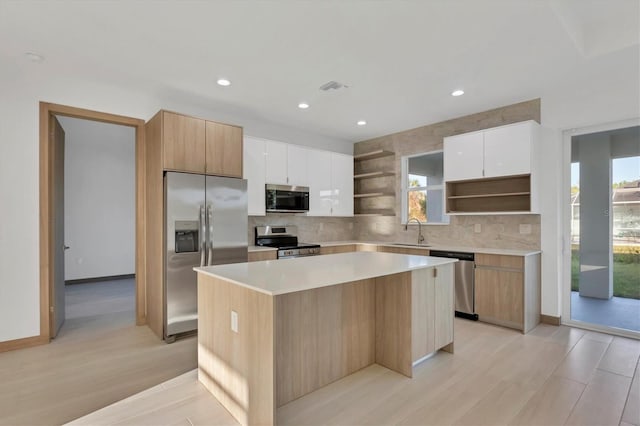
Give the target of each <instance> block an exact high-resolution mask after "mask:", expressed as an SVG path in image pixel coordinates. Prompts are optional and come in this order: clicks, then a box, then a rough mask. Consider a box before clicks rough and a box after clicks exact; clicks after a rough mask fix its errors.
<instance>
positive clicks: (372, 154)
mask: <svg viewBox="0 0 640 426" xmlns="http://www.w3.org/2000/svg"><path fill="white" fill-rule="evenodd" d="M391 155H395V153H394V152H391V151H385V150H383V149H379V150H377V151H371V152H365V153H364V154H358V155H354V156H353V159H354V160H355V161H364V160H373V159H376V158H382V157H389V156H391Z"/></svg>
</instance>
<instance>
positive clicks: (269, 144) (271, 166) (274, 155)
mask: <svg viewBox="0 0 640 426" xmlns="http://www.w3.org/2000/svg"><path fill="white" fill-rule="evenodd" d="M265 153H266V155H265V156H266V175H265V176H266V183H271V184H277V185H287V184H288V182H287V178H288V177H289V176H288V173H289V170H288V167H287V144H286V143H282V142H274V141H265Z"/></svg>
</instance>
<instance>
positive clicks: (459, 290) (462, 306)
mask: <svg viewBox="0 0 640 426" xmlns="http://www.w3.org/2000/svg"><path fill="white" fill-rule="evenodd" d="M429 256H433V257H448V258H453V259H458V262H456V263H455V264H454V271H455V272H454V277H455V284H456V285H455V287H456V316H457V317H461V318H467V319H470V320H473V321H478V314H476V301H475V284H474V280H473V274H474V268H475V260H474V254H473V253H461V252H455V251H441V250H430V251H429Z"/></svg>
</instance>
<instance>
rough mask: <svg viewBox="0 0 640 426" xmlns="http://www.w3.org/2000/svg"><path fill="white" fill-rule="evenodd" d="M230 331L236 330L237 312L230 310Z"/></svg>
mask: <svg viewBox="0 0 640 426" xmlns="http://www.w3.org/2000/svg"><path fill="white" fill-rule="evenodd" d="M231 331H233V332H235V333H237V332H238V313H237V312H236V311H231Z"/></svg>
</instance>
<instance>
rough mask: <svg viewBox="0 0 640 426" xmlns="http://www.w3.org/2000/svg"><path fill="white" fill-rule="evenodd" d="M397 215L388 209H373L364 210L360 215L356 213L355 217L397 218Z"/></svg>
mask: <svg viewBox="0 0 640 426" xmlns="http://www.w3.org/2000/svg"><path fill="white" fill-rule="evenodd" d="M395 215H396V213H395V212H394V211H393V210H387V209H371V210H363V211H361V212H360V213H354V216H358V217H377V216H395Z"/></svg>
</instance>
